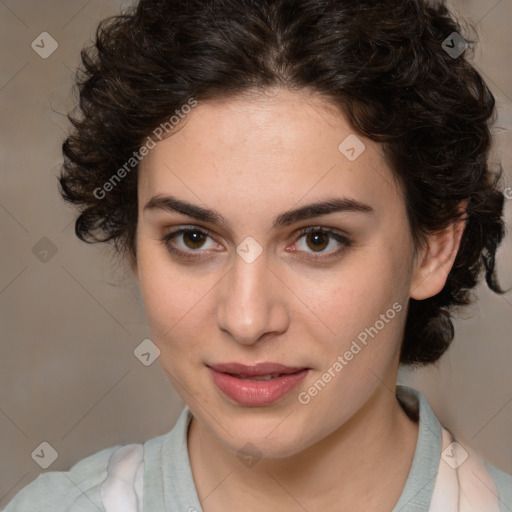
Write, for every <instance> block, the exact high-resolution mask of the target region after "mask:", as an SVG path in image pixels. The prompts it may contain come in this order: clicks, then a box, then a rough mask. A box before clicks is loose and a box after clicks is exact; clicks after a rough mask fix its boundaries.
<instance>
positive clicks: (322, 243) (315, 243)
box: [306, 232, 329, 251]
mask: <svg viewBox="0 0 512 512" xmlns="http://www.w3.org/2000/svg"><path fill="white" fill-rule="evenodd" d="M306 240H307V242H306V243H307V244H308V247H310V248H311V249H313V250H315V251H316V250H319V251H323V250H324V249H325V248H326V247H327V246H328V245H329V237H328V236H327V235H326V234H325V233H323V232H318V233H308V234H307V235H306ZM310 242H311V243H310Z"/></svg>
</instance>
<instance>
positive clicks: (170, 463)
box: [4, 386, 512, 512]
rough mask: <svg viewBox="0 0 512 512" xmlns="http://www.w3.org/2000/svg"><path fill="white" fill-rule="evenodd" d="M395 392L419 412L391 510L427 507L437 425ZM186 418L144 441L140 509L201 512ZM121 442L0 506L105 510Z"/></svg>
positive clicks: (499, 482) (437, 449)
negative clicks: (105, 490) (111, 466)
mask: <svg viewBox="0 0 512 512" xmlns="http://www.w3.org/2000/svg"><path fill="white" fill-rule="evenodd" d="M397 392H398V393H399V397H400V400H401V402H402V403H404V402H406V403H407V404H408V405H407V407H408V408H411V410H412V414H413V415H414V414H416V415H418V416H419V431H418V440H417V444H416V449H415V452H414V459H413V462H412V466H411V469H410V472H409V475H408V477H407V481H406V483H405V486H404V489H403V491H402V494H401V496H400V499H399V500H398V503H397V504H396V505H395V507H394V508H393V511H392V512H428V509H429V507H430V503H431V499H432V494H433V489H434V485H435V482H436V476H437V473H438V468H439V462H440V458H441V446H442V434H441V425H440V423H439V421H438V420H437V418H436V416H435V415H434V413H433V412H432V410H431V408H430V406H429V404H428V403H427V401H426V399H425V397H424V396H423V395H422V394H421V393H420V392H419V391H417V390H414V389H412V388H409V387H405V386H397ZM191 419H192V415H191V412H190V409H189V408H188V407H185V409H184V410H183V412H182V413H181V416H180V417H179V419H178V422H177V423H176V425H175V426H174V428H173V429H172V430H171V431H170V432H168V433H167V434H164V435H162V436H159V437H155V438H153V439H150V440H149V441H147V442H145V443H144V445H143V447H144V452H143V453H144V455H143V457H144V459H143V460H144V484H143V505H144V511H145V512H202V508H201V505H200V503H199V498H198V496H197V492H196V488H195V485H194V480H193V477H192V470H191V467H190V460H189V457H188V449H187V432H188V426H189V424H190V420H191ZM120 447H121V445H116V446H112V447H110V448H106V449H104V450H101V451H99V452H97V453H95V454H93V455H91V456H89V457H87V458H85V459H82V460H81V461H79V462H78V463H76V464H75V465H74V466H73V467H72V468H71V469H70V470H69V471H66V472H64V471H51V472H46V473H42V474H41V475H39V476H38V477H37V478H36V479H35V480H34V481H33V482H32V483H30V484H29V485H27V486H26V487H25V488H23V489H22V490H21V491H20V492H19V493H18V494H17V495H16V496H15V497H14V499H13V500H12V501H11V502H10V503H9V504H8V505H7V507H6V508H5V509H4V512H98V511H103V512H104V511H105V508H104V506H103V503H102V500H101V486H102V484H103V482H104V481H105V479H106V478H107V466H108V463H109V460H110V457H111V456H112V454H113V453H114V452H115V451H116V450H117V449H118V448H120ZM485 467H486V468H487V470H488V472H489V474H490V476H491V478H492V480H493V481H494V483H495V484H496V489H497V491H498V498H499V507H500V511H501V512H510V511H512V476H511V475H508V474H507V473H504V472H503V471H501V470H499V469H497V468H496V467H494V466H493V465H491V464H489V463H488V462H485ZM478 512H486V511H478Z"/></svg>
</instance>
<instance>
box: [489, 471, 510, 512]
mask: <svg viewBox="0 0 512 512" xmlns="http://www.w3.org/2000/svg"><path fill="white" fill-rule="evenodd" d="M485 466H486V468H487V471H488V472H489V474H490V475H491V478H492V480H493V481H494V483H495V485H496V489H497V491H498V499H499V502H500V510H503V511H507V512H508V511H510V510H512V475H509V474H508V473H505V472H504V471H502V470H501V469H498V468H497V467H495V466H493V465H492V464H490V463H489V462H488V461H485Z"/></svg>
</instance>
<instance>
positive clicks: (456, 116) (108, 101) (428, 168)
mask: <svg viewBox="0 0 512 512" xmlns="http://www.w3.org/2000/svg"><path fill="white" fill-rule="evenodd" d="M453 32H458V33H459V34H462V33H463V30H462V28H461V26H460V25H459V22H458V21H456V20H455V18H454V17H453V16H452V14H451V13H450V12H449V10H448V9H447V7H446V6H445V4H444V2H442V1H437V2H434V1H432V2H430V1H427V0H389V1H386V2H377V1H374V0H343V1H342V0H261V1H258V2H253V1H251V0H188V1H181V0H140V1H139V3H138V4H137V6H136V7H134V8H133V9H132V10H129V11H126V12H125V13H123V14H121V15H119V16H114V17H111V18H108V19H106V20H104V21H103V22H101V23H100V25H99V26H98V30H97V33H96V38H95V41H94V44H93V45H91V46H90V47H89V48H85V49H84V50H83V51H82V55H81V56H82V64H83V65H82V67H81V70H80V71H79V74H78V76H77V86H78V92H79V106H78V113H77V114H74V115H71V116H70V119H71V122H72V124H73V130H72V132H71V134H70V135H69V137H68V138H67V140H66V141H65V142H64V144H63V153H64V157H65V158H64V166H63V169H62V172H61V175H60V178H59V182H60V186H61V194H62V196H63V197H64V199H65V200H66V201H68V202H70V203H72V204H74V205H76V206H77V207H78V208H79V210H80V212H79V216H78V218H77V220H76V224H75V232H76V234H77V236H78V237H79V238H80V239H82V240H84V241H88V242H98V241H104V242H107V241H109V242H113V243H114V245H115V247H116V249H117V252H118V254H122V255H125V254H128V255H129V257H130V258H131V259H132V260H133V261H135V260H136V256H137V255H136V239H135V236H136V225H137V168H136V167H135V168H134V169H133V171H131V172H129V173H127V175H126V176H125V177H124V178H123V179H122V180H120V182H119V183H116V184H115V186H113V187H111V188H112V190H110V191H109V192H108V193H106V194H104V197H102V198H98V197H97V196H98V195H99V194H97V193H95V191H97V190H98V189H101V188H102V187H103V186H104V184H105V183H107V182H108V181H109V179H111V177H112V175H113V173H114V172H116V170H117V169H119V168H121V167H122V166H123V165H124V164H125V163H126V162H127V161H128V160H129V159H130V158H131V157H132V156H133V152H135V151H137V150H138V149H139V148H140V146H141V144H142V142H143V141H144V140H145V138H146V137H148V136H149V135H151V133H152V131H153V130H154V129H155V128H156V127H157V126H158V125H159V124H160V123H162V122H163V121H165V120H167V119H168V118H169V116H170V115H172V114H173V113H174V112H175V111H176V110H178V109H180V108H181V106H182V105H184V104H186V103H187V101H188V100H189V99H190V98H192V97H193V98H194V99H195V100H197V101H198V102H200V101H201V100H217V99H223V98H229V97H235V96H237V95H241V94H244V93H246V92H249V91H251V90H256V91H264V90H265V89H267V88H269V87H275V86H277V87H286V88H289V89H291V90H297V91H298V90H301V89H306V90H310V91H315V92H317V93H320V94H322V95H323V96H324V97H325V98H326V99H328V100H330V101H331V102H333V103H334V104H335V105H337V106H338V107H339V108H340V109H341V110H342V112H344V113H345V114H346V116H347V118H348V120H349V121H350V123H351V124H352V126H353V127H354V129H355V131H356V132H357V133H359V134H362V135H364V136H367V137H369V138H370V139H372V140H374V141H376V142H379V143H381V144H382V147H383V151H384V155H385V158H386V159H387V161H388V163H389V165H390V167H391V169H393V171H394V174H395V175H396V177H397V178H398V183H399V184H400V186H401V187H402V190H403V194H404V199H405V204H406V209H407V215H408V219H409V223H410V227H411V233H412V236H413V238H414V240H415V242H416V243H417V244H421V243H422V241H424V240H425V237H426V235H428V234H429V233H434V232H436V231H438V230H441V229H443V228H444V227H446V226H448V225H449V224H450V223H451V222H454V221H455V220H457V219H459V218H460V216H461V212H460V208H459V206H460V203H461V201H463V200H467V201H468V202H467V205H466V209H465V212H462V213H464V214H465V222H466V228H465V230H464V234H463V237H462V242H461V246H460V249H459V252H458V254H457V257H456V260H455V263H454V265H453V268H452V270H451V272H450V274H449V276H448V279H447V281H446V284H445V286H444V288H443V290H442V291H441V292H440V293H438V294H437V295H435V296H433V297H431V298H428V299H426V300H421V301H417V300H414V299H410V301H409V305H408V310H407V320H406V326H405V332H404V340H403V344H402V351H401V356H400V362H401V363H402V364H407V365H423V364H429V363H433V362H435V361H436V360H438V359H439V357H440V356H441V355H442V354H443V353H444V352H445V351H446V349H447V348H448V346H449V345H450V343H451V341H452V339H453V336H454V328H453V324H452V319H451V315H452V311H453V308H455V307H456V306H461V305H465V304H469V303H470V301H471V295H470V292H471V289H472V288H474V287H475V285H476V284H477V282H478V278H479V275H480V273H481V272H482V271H485V279H486V282H487V284H488V286H489V287H490V288H491V289H492V290H494V291H495V292H497V293H503V290H501V289H500V287H499V284H498V283H497V281H496V277H495V255H496V250H497V247H498V246H499V244H500V242H501V240H502V238H503V236H504V224H503V220H502V210H503V203H504V196H503V193H502V192H501V191H500V190H499V188H498V180H499V178H500V175H501V173H497V174H493V173H492V172H491V170H490V168H489V164H488V157H489V151H490V146H491V132H490V124H491V123H492V122H493V121H494V113H495V112H494V108H495V100H494V97H493V95H492V93H491V92H490V90H489V89H488V87H487V86H486V84H485V82H484V81H483V79H482V78H481V76H480V74H479V73H478V72H477V71H476V70H475V69H474V67H473V66H472V65H471V64H470V63H469V60H468V54H469V52H470V51H471V50H472V45H473V44H474V41H472V40H468V39H466V40H467V41H468V44H469V48H468V49H467V50H466V51H465V52H464V53H463V54H462V55H460V56H459V57H457V58H452V57H451V56H450V55H448V53H447V52H446V51H445V50H444V49H443V47H442V43H443V41H444V40H445V39H446V38H447V37H448V36H449V35H450V34H452V33H453Z"/></svg>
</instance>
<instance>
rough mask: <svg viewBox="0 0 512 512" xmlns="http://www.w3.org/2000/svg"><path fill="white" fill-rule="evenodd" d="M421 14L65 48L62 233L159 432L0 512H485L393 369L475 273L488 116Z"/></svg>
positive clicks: (143, 35) (494, 482)
mask: <svg viewBox="0 0 512 512" xmlns="http://www.w3.org/2000/svg"><path fill="white" fill-rule="evenodd" d="M460 32H461V29H460V27H459V26H458V24H457V22H456V21H455V20H454V19H453V18H452V17H451V15H450V14H449V12H448V10H447V9H446V7H445V6H444V4H443V3H437V4H430V3H427V2H426V1H423V0H411V1H406V0H396V1H389V2H372V1H369V0H366V1H359V2H355V1H348V2H341V1H325V2H318V1H313V0H301V1H298V0H263V1H259V2H249V1H246V0H242V1H241V0H218V1H215V2H204V1H198V0H196V1H194V0H190V1H187V2H175V1H170V0H165V1H164V0H156V1H155V0H152V1H149V0H141V1H140V2H139V3H138V5H137V6H136V8H135V9H134V10H133V11H132V12H130V13H128V14H125V15H122V16H119V17H114V18H112V19H109V20H106V21H104V22H103V23H102V24H101V26H100V29H99V31H98V34H97V39H96V43H95V46H94V47H93V48H91V49H89V50H87V51H84V52H83V54H82V58H83V64H84V67H83V74H82V76H81V77H80V78H79V88H80V114H79V115H78V116H77V117H75V119H74V131H73V133H72V134H71V135H70V136H69V138H68V139H67V140H66V142H65V143H64V146H63V151H64V155H65V164H64V169H63V172H62V175H61V177H60V184H61V191H62V194H63V197H64V198H65V199H66V200H67V201H69V202H71V203H73V204H75V205H77V206H78V208H79V210H80V214H79V217H78V219H77V222H76V233H77V235H78V236H79V237H80V238H81V239H83V240H86V241H109V242H112V243H113V244H114V247H115V248H116V250H117V252H118V254H120V255H121V256H122V257H123V258H124V260H125V261H126V262H127V263H129V265H130V267H131V270H132V271H133V275H134V278H135V279H136V280H137V281H138V284H139V285H140V291H141V296H142V298H143V301H144V307H145V311H146V317H147V321H148V325H149V328H150V330H151V334H152V342H153V343H154V345H155V346H156V347H155V350H156V348H158V351H159V354H160V356H159V360H160V364H161V365H162V368H163V369H164V371H165V372H166V374H167V375H168V377H169V379H170V381H171V382H172V383H173V384H174V386H175V387H176V389H177V391H178V392H179V393H180V394H181V396H182V398H183V399H184V401H185V402H186V404H187V407H186V409H185V410H184V411H183V413H182V415H181V417H180V419H179V421H178V423H177V424H176V426H175V427H174V429H173V430H172V431H171V432H169V433H168V434H166V435H163V436H160V437H157V438H154V439H151V440H149V441H147V442H146V443H144V444H143V445H141V444H132V445H126V446H119V445H118V446H114V447H111V448H107V449H105V450H102V451H101V452H98V453H96V454H93V455H91V456H90V457H87V458H86V459H84V460H82V461H80V462H78V463H77V464H76V465H75V466H73V468H71V470H70V471H69V472H51V473H46V474H44V475H41V476H39V477H38V478H37V479H36V480H35V481H34V482H33V483H32V484H30V485H29V486H27V487H26V488H25V489H23V490H22V491H21V492H20V493H19V494H18V495H17V496H16V497H15V498H14V500H13V501H12V502H11V503H10V504H9V505H8V506H7V508H6V509H5V512H14V511H16V512H18V511H20V512H21V511H23V512H26V511H29V510H34V511H35V510H37V511H43V510H44V511H52V512H55V511H59V510H62V511H64V510H70V511H71V510H73V511H78V510H80V511H89V510H91V511H92V510H106V511H107V512H119V511H123V512H135V511H142V510H145V511H151V512H159V511H162V512H163V511H164V510H165V511H171V510H172V511H189V512H193V511H201V510H202V511H204V512H217V511H220V510H222V511H225V510H244V511H249V512H251V511H256V510H258V511H260V510H271V511H274V510H275V511H281V510H286V511H294V510H297V511H299V510H302V511H304V510H307V511H317V510H323V511H331V510H332V511H338V510H372V511H375V512H398V511H415V512H416V511H418V512H419V511H425V512H427V511H430V512H434V511H455V510H457V511H461V512H463V511H464V512H465V511H469V510H479V511H486V512H494V511H496V512H497V511H505V510H510V508H511V507H512V485H511V484H512V478H511V477H510V475H507V474H505V473H504V472H502V471H500V470H499V469H497V468H495V467H494V466H492V465H491V464H489V463H488V462H486V461H484V460H482V459H481V458H480V457H479V456H478V454H476V453H475V452H474V451H473V450H472V449H471V448H470V447H468V446H464V445H462V444H460V443H458V442H457V441H456V440H455V438H454V437H453V435H452V434H451V433H450V432H449V431H448V430H447V429H445V428H444V427H442V426H441V425H440V424H439V422H438V420H437V419H436V417H435V415H434V413H433V412H432V410H431V409H430V407H429V405H428V403H427V402H426V400H425V398H424V397H423V396H422V395H421V393H419V392H418V391H416V390H414V389H411V388H407V387H404V386H396V377H397V372H398V368H399V365H400V364H402V365H411V366H420V365H427V364H432V363H434V362H435V361H437V360H438V359H439V358H440V357H441V355H442V354H443V353H444V352H445V351H446V350H447V348H448V347H449V345H450V343H451V341H452V339H453V334H454V333H453V325H452V321H451V314H452V312H453V310H454V308H456V307H457V306H463V305H465V304H468V303H469V301H470V291H471V290H472V289H473V288H474V287H475V285H476V284H477V282H478V279H479V277H480V274H481V273H482V272H484V273H485V279H486V282H487V284H488V285H489V287H490V288H491V289H492V290H494V291H495V292H497V293H502V292H503V291H502V290H501V288H500V286H499V284H498V283H497V280H496V277H495V275H494V266H495V261H494V260H495V254H496V249H497V247H498V246H499V244H500V242H501V240H502V238H503V233H504V226H503V221H502V209H503V194H502V192H501V191H500V190H499V188H498V185H497V182H498V178H499V176H497V175H493V174H492V173H491V172H490V169H489V165H488V153H489V148H490V143H491V137H490V131H489V121H490V120H491V118H492V116H493V113H494V104H495V102H494V98H493V96H492V94H491V93H490V91H489V89H488V88H487V87H486V85H485V83H484V82H483V81H482V79H481V77H480V75H479V74H478V73H477V72H476V71H475V69H474V68H473V67H472V66H471V65H470V64H469V62H468V61H467V60H466V59H467V51H466V50H467V44H468V43H467V42H466V41H465V40H464V38H463V37H462V36H461V35H460Z"/></svg>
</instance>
